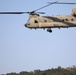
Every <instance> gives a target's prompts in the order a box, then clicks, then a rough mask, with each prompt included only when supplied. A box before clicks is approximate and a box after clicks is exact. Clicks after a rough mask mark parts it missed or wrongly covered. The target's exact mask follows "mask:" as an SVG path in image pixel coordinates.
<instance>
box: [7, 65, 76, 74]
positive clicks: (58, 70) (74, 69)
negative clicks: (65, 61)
mask: <svg viewBox="0 0 76 75" xmlns="http://www.w3.org/2000/svg"><path fill="white" fill-rule="evenodd" d="M6 75H76V66H73V67H68V68H62V67H61V66H58V68H55V69H53V68H52V69H48V70H44V71H41V70H34V71H31V72H27V71H22V72H20V73H7V74H6Z"/></svg>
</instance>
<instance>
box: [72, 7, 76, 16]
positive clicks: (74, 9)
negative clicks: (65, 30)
mask: <svg viewBox="0 0 76 75" xmlns="http://www.w3.org/2000/svg"><path fill="white" fill-rule="evenodd" d="M72 16H75V17H76V7H74V8H73V9H72Z"/></svg>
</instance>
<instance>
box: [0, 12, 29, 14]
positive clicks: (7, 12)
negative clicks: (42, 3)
mask: <svg viewBox="0 0 76 75" xmlns="http://www.w3.org/2000/svg"><path fill="white" fill-rule="evenodd" d="M24 13H29V12H0V14H24Z"/></svg>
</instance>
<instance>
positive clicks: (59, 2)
mask: <svg viewBox="0 0 76 75" xmlns="http://www.w3.org/2000/svg"><path fill="white" fill-rule="evenodd" d="M51 3H52V2H48V4H51ZM55 4H76V3H67V2H57V3H55Z"/></svg>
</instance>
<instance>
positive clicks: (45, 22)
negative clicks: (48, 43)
mask: <svg viewBox="0 0 76 75" xmlns="http://www.w3.org/2000/svg"><path fill="white" fill-rule="evenodd" d="M52 4H76V3H65V2H58V1H56V2H48V4H47V5H45V6H43V7H41V8H39V9H36V10H34V11H31V12H0V14H24V13H27V14H29V19H28V21H27V23H26V24H25V25H24V26H25V27H27V28H30V29H38V28H41V29H47V31H48V32H50V33H51V32H52V30H51V28H59V29H60V28H69V27H76V8H73V10H72V14H71V15H66V16H40V15H39V14H45V13H44V12H36V11H38V10H41V9H43V8H45V7H48V6H50V5H52Z"/></svg>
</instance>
